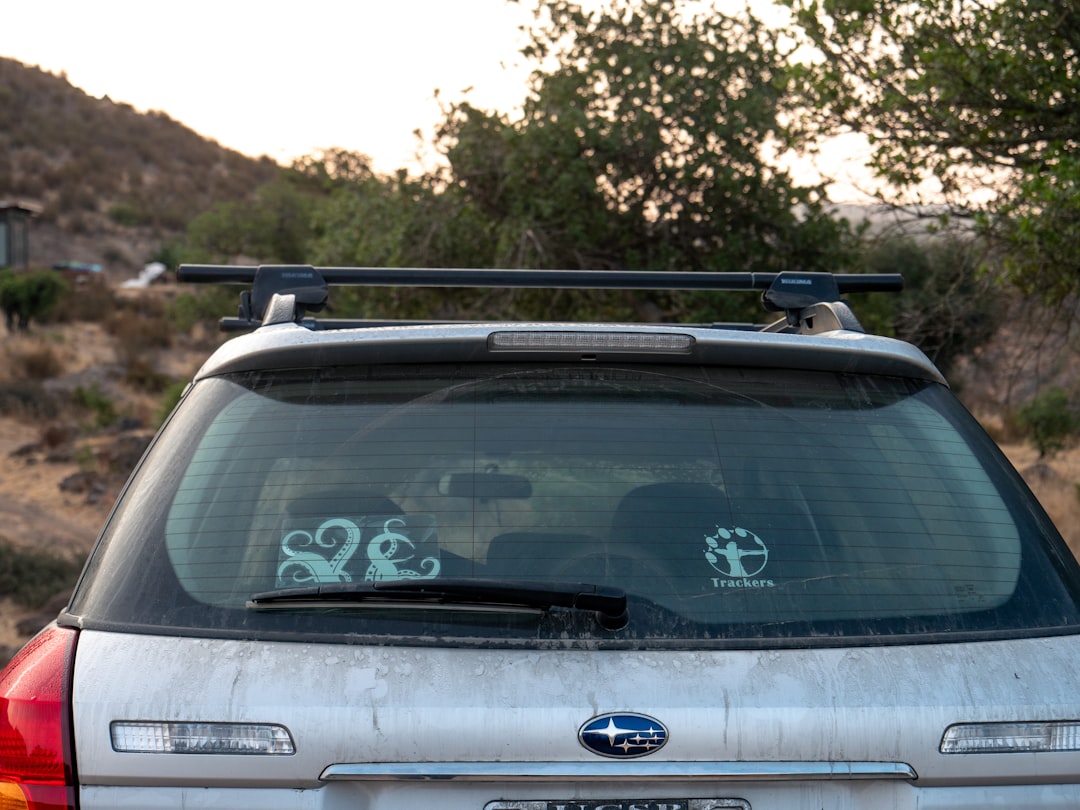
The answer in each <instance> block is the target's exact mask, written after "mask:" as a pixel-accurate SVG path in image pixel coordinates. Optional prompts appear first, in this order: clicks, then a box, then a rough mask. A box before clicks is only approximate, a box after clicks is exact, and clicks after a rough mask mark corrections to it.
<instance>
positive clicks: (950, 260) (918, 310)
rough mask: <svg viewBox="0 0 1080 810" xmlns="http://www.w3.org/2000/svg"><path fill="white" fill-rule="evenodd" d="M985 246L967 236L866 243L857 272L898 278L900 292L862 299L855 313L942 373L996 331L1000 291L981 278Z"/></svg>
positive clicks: (985, 276) (889, 238)
mask: <svg viewBox="0 0 1080 810" xmlns="http://www.w3.org/2000/svg"><path fill="white" fill-rule="evenodd" d="M984 250H985V246H984V245H983V244H982V243H980V242H979V241H978V240H975V239H972V238H971V237H970V236H968V237H962V236H959V235H955V234H943V235H938V236H935V237H933V238H927V237H922V238H916V237H914V236H911V235H900V236H885V237H883V238H880V239H877V240H871V241H868V242H867V243H866V255H865V257H864V259H863V261H862V263H861V270H862V271H864V272H867V273H900V274H901V275H902V276H903V277H904V290H903V292H902V293H900V294H899V295H895V296H881V295H874V296H872V297H870V296H868V299H869V300H867V301H866V302H865V306H862V305H860V306H857V307H856V310H857V311H858V312H859V313H860V315H861V316H862V317H863V322H864V323H866V324H867V326H868V328H870V329H871V330H872V331H875V332H879V333H883V334H891V335H894V336H895V337H898V338H900V339H901V340H906V341H908V342H909V343H913V344H915V345H916V346H918V347H919V348H920V349H922V350H923V351H924V352H925V353H926V354H927V356H929V358H930V359H931V360H932V361H933V362H934V363H935V365H937V367H938V368H940V369H941V371H942V373H944V374H946V375H947V374H948V373H949V370H950V369H951V368H952V365H953V363H954V362H956V360H957V359H958V358H959V357H961V356H962V355H964V354H967V353H969V352H971V351H972V350H973V349H975V348H976V347H977V346H981V345H982V344H983V343H985V342H986V341H988V340H989V339H990V338H991V337H993V335H994V334H995V333H996V332H997V328H998V324H999V315H1000V311H1001V289H1000V287H999V285H997V284H996V283H995V282H994V280H993V278H992V277H991V276H989V275H988V274H986V273H981V272H980V271H979V268H980V267H981V266H982V264H983V253H984Z"/></svg>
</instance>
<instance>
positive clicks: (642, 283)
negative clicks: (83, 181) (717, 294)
mask: <svg viewBox="0 0 1080 810" xmlns="http://www.w3.org/2000/svg"><path fill="white" fill-rule="evenodd" d="M285 266H286V267H292V266H291V265H285ZM262 267H280V266H279V265H262ZM302 267H307V265H297V266H296V268H297V269H300V268H302ZM311 269H313V270H314V271H315V272H317V273H318V274H319V275H320V276H322V277H323V279H325V280H326V283H327V284H329V285H331V286H332V285H345V286H359V287H517V288H526V287H528V288H533V289H545V288H546V289H591V290H725V291H737V290H767V289H768V288H769V287H770V286H771V285H772V283H773V282H774V281H775V280H776V278H777V276H779V275H781V273H758V272H687V271H678V270H672V271H666V270H499V269H488V268H484V269H477V268H427V267H314V268H311ZM259 270H260V267H255V266H230V265H211V264H182V265H180V268H179V269H178V270H177V273H176V277H177V279H178V280H179V281H186V282H189V283H203V284H252V283H253V282H254V281H255V276H256V274H257V273H258V271H259ZM801 275H821V276H831V277H832V278H833V279H835V280H836V285H837V287H838V288H839V291H840V292H841V293H857V292H897V291H899V290H900V289H901V288H902V287H903V277H902V276H900V275H899V274H898V273H867V274H861V273H850V274H833V273H803V274H801Z"/></svg>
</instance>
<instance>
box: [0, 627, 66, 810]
mask: <svg viewBox="0 0 1080 810" xmlns="http://www.w3.org/2000/svg"><path fill="white" fill-rule="evenodd" d="M77 637H78V632H77V631H76V630H73V629H70V628H65V627H57V626H55V625H51V626H49V627H47V628H46V629H45V630H43V631H42V632H41V633H39V634H38V635H37V636H36V637H34V638H33V639H32V640H31V641H29V642H28V643H27V644H26V646H25V647H23V648H22V650H20V651H19V652H18V653H17V654H16V655H15V657H14V658H13V659H12V660H11V663H9V664H8V665H7V667H5V668H4V669H3V670H2V671H0V810H75V809H76V807H77V805H76V799H75V786H76V776H75V755H74V743H73V738H72V720H71V679H72V672H73V667H74V663H75V642H76V639H77Z"/></svg>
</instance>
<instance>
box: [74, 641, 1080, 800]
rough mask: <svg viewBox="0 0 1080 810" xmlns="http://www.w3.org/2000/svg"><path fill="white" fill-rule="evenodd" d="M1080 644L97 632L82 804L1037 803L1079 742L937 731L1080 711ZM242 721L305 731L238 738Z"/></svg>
mask: <svg viewBox="0 0 1080 810" xmlns="http://www.w3.org/2000/svg"><path fill="white" fill-rule="evenodd" d="M1078 652H1080V645H1078V643H1077V640H1076V639H1075V638H1074V637H1061V638H1048V639H1033V640H1016V641H998V642H983V643H964V644H926V645H916V646H885V647H868V648H864V649H832V648H827V649H812V650H808V649H802V650H759V651H747V650H742V651H736V650H725V651H711V652H676V651H653V652H648V653H642V652H640V651H583V650H577V651H570V650H547V651H535V650H533V651H529V650H491V649H450V648H443V647H435V646H432V647H389V646H383V647H372V646H352V645H341V644H327V645H319V644H297V643H277V642H253V641H226V640H212V639H178V638H165V637H160V636H150V635H128V634H121V633H107V632H83V633H82V635H81V638H80V641H79V648H78V657H77V663H76V669H75V678H74V681H75V690H74V700H73V705H74V725H75V731H76V740H77V750H76V761H77V765H78V772H79V778H80V782H81V785H82V807H83V808H84V810H93V809H94V808H106V807H108V808H115V807H124V806H140V807H176V806H229V807H234V808H252V809H254V808H256V807H260V808H276V807H298V806H302V807H326V808H344V807H371V808H376V807H378V808H397V807H413V808H415V807H423V806H433V805H437V806H439V807H443V808H484V807H489V808H491V807H529V808H533V807H545V808H550V807H568V808H569V807H573V808H594V807H599V806H601V805H602V806H613V807H624V808H630V807H650V808H658V807H663V806H667V807H669V808H675V807H688V806H694V805H688V804H687V801H688V800H690V799H707V800H711V801H712V802H713V803H711V804H709V803H706V804H705V805H699V806H708V807H729V806H730V807H740V806H743V807H744V806H750V807H754V808H770V807H785V808H811V807H813V808H820V807H823V806H825V807H896V808H914V807H921V808H925V807H939V806H940V807H946V806H947V807H973V808H974V807H983V806H988V805H989V804H991V803H992V801H995V800H1001V799H1003V798H1007V797H1008V796H1010V795H1015V796H1016V797H1017V803H1016V804H1009V803H1008V802H1006V804H1007V805H1008V806H1031V805H1030V804H1029V801H1030V798H1029V795H1028V794H1027V793H1025V789H1024V788H1023V787H1010V786H1023V785H1025V784H1027V783H1030V782H1032V781H1033V780H1035V779H1036V778H1037V780H1038V781H1039V782H1040V783H1042V784H1043V785H1044V786H1043V787H1040V788H1038V791H1037V793H1038V795H1039V796H1040V797H1041V798H1040V802H1042V803H1040V804H1039V806H1041V807H1049V806H1066V804H1065V802H1066V800H1068V801H1071V802H1075V801H1077V800H1078V799H1080V788H1078V787H1077V785H1076V784H1075V782H1076V780H1077V776H1078V773H1077V766H1076V756H1077V755H1076V753H1075V752H1074V753H1053V752H1040V753H1029V752H1027V751H1025V750H1021V749H1019V748H1018V749H1017V750H1015V751H1014V752H1012V753H942V741H943V737H944V735H945V734H946V730H947V729H949V728H950V727H952V726H954V725H956V724H981V723H1003V722H1017V723H1027V724H1034V725H1045V723H1047V722H1048V721H1055V720H1066V719H1071V718H1076V717H1077V716H1080V701H1078V700H1077V694H1080V690H1078V687H1080V683H1078V680H1080V679H1078V677H1077V674H1076V670H1075V667H1074V666H1073V663H1074V662H1075V659H1076V655H1077V653H1078ZM103 683H107V684H109V685H110V688H109V689H107V690H102V689H100V688H99V687H100V685H101V684H103ZM635 718H646V720H645V723H646V726H645V727H644V730H643V728H642V727H641V726H640V725H637V726H636V725H635V723H636V722H637V720H636V719H635ZM231 724H235V725H231ZM243 724H253V725H254V726H256V727H260V728H262V729H264V730H267V729H271V728H276V729H281V730H283V731H284V732H285V735H286V736H287V738H288V739H289V740H291V742H292V745H293V746H294V751H293V752H292V753H285V754H273V753H240V752H235V751H232V750H229V748H230V746H236V742H235V741H232V742H229V735H230V734H232V733H233V732H234V731H235V730H236V729H238V728H241V727H242V726H243ZM653 724H655V725H653ZM628 732H629V733H628ZM605 741H606V742H607V743H609V744H610V746H611V747H610V748H605V747H604V742H605ZM171 745H176V749H175V751H174V752H168V751H167V750H165V749H168V748H169V746H171ZM215 746H219V749H217V748H215ZM1067 783H1072V784H1067ZM1045 785H1057V787H1045ZM734 800H740V801H743V802H746V803H747V804H746V805H742V804H739V803H737V802H734ZM724 801H727V802H729V803H726V804H725V803H723V802H724ZM717 802H720V803H717ZM732 802H734V803H732ZM493 803H496V804H493ZM530 803H536V804H530Z"/></svg>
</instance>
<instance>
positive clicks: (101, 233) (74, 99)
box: [0, 57, 280, 277]
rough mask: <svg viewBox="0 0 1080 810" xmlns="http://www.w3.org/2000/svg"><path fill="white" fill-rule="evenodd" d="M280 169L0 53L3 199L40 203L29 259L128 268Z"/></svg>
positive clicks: (0, 192) (42, 264) (121, 270)
mask: <svg viewBox="0 0 1080 810" xmlns="http://www.w3.org/2000/svg"><path fill="white" fill-rule="evenodd" d="M279 171H280V168H279V167H278V166H277V165H276V164H275V163H274V162H273V161H271V160H270V159H269V158H263V159H261V160H253V159H251V158H248V157H246V156H244V155H241V154H240V153H238V152H235V151H232V150H230V149H226V148H224V147H222V146H220V145H219V144H217V143H216V142H214V141H212V140H208V139H206V138H203V137H202V136H200V135H198V134H197V133H195V132H193V131H192V130H190V129H188V128H187V127H185V126H184V125H183V124H181V123H179V122H177V121H174V120H172V119H171V118H169V116H168V115H166V114H165V113H162V112H149V113H142V112H138V111H136V110H135V109H133V108H132V107H131V106H130V105H127V104H118V103H116V102H114V101H112V100H111V99H109V98H108V96H105V97H103V98H94V97H92V96H89V95H87V94H86V93H84V92H83V91H82V90H79V89H78V88H76V87H73V86H72V85H71V84H70V83H69V82H68V81H67V79H66V78H65V77H64V76H62V75H61V76H57V75H54V74H51V73H47V72H45V71H42V70H40V69H39V68H36V67H30V66H27V65H23V64H21V63H20V62H17V61H15V60H13V59H7V58H2V57H0V201H8V202H15V201H17V202H20V203H29V204H30V205H32V206H35V207H37V208H39V209H40V212H41V213H40V215H39V216H38V217H37V218H36V219H35V222H34V227H33V230H32V232H31V245H30V254H31V262H32V264H33V265H34V266H40V267H49V266H51V265H52V264H54V263H57V262H61V261H69V260H74V261H84V262H94V263H98V264H102V265H104V266H105V267H106V269H107V270H109V271H112V272H114V273H115V274H116V275H117V276H118V277H123V276H126V275H133V274H134V273H135V272H136V271H137V270H138V269H140V268H141V267H142V266H143V264H145V263H146V262H147V261H150V260H151V259H153V258H154V257H155V256H156V254H157V253H158V252H159V251H160V249H161V247H162V245H163V244H166V243H168V242H169V241H171V240H175V239H176V238H178V237H179V236H180V235H181V234H182V233H183V231H184V228H185V226H186V225H187V223H188V222H189V221H190V220H191V219H192V218H193V217H194V216H196V215H197V214H199V213H200V212H202V211H205V210H206V209H207V208H209V207H210V206H211V205H212V204H214V203H215V202H222V201H229V200H242V199H245V198H248V197H250V196H251V195H252V193H253V192H254V190H255V189H256V188H258V186H259V185H261V184H263V183H265V182H267V181H269V180H270V179H272V178H273V177H274V176H275V175H276V174H277V173H278V172H279Z"/></svg>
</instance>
